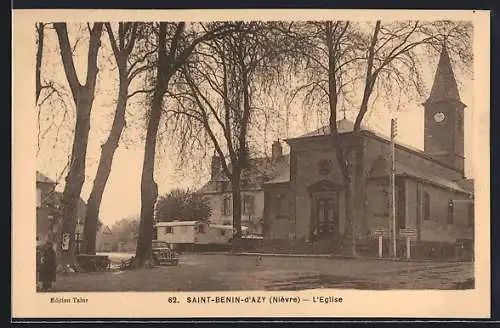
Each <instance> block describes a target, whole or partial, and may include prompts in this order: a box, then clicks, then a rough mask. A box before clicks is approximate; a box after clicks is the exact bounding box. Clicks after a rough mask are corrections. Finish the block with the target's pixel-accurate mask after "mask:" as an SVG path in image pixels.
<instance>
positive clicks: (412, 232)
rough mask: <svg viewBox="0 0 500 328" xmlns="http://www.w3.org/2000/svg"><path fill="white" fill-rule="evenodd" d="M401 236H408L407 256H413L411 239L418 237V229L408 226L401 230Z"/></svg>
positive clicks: (408, 257)
mask: <svg viewBox="0 0 500 328" xmlns="http://www.w3.org/2000/svg"><path fill="white" fill-rule="evenodd" d="M399 236H400V237H404V238H406V258H407V259H410V257H411V240H412V239H415V238H417V229H415V228H406V229H400V230H399Z"/></svg>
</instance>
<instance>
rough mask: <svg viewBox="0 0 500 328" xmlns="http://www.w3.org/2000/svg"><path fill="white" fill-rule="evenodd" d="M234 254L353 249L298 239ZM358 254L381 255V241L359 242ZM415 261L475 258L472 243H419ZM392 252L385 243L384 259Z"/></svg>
mask: <svg viewBox="0 0 500 328" xmlns="http://www.w3.org/2000/svg"><path fill="white" fill-rule="evenodd" d="M396 246H397V255H398V257H400V258H405V257H406V241H405V240H398V241H397V244H396ZM232 250H233V251H238V252H257V253H275V254H350V252H351V246H344V247H342V245H340V244H338V243H332V242H329V241H317V242H308V243H306V242H304V241H297V240H284V239H283V240H279V239H274V240H270V239H265V240H240V241H238V242H234V243H233V245H232ZM356 251H357V252H358V254H359V255H360V256H362V257H377V256H378V240H376V239H366V240H359V241H358V243H357V245H356ZM410 251H411V252H410V253H411V254H410V255H411V258H412V259H422V260H424V259H429V260H462V261H471V260H473V259H474V251H473V244H472V241H470V240H468V241H465V242H464V243H447V242H432V241H419V242H412V244H411V250H410ZM391 253H392V244H391V242H390V241H389V239H384V240H383V257H389V256H390V254H391Z"/></svg>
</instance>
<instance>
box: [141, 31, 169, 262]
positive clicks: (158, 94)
mask: <svg viewBox="0 0 500 328" xmlns="http://www.w3.org/2000/svg"><path fill="white" fill-rule="evenodd" d="M166 34H167V26H166V23H160V28H159V43H158V69H157V74H156V85H155V90H154V93H153V100H152V103H151V111H150V113H149V120H148V126H147V132H146V143H145V146H144V161H143V167H142V176H141V221H140V225H139V238H138V241H137V249H136V263H135V265H136V267H142V266H144V264H145V263H146V262H147V261H149V260H150V259H151V246H152V245H151V240H152V239H153V218H154V206H155V203H156V199H157V197H158V186H157V184H156V182H155V180H154V164H155V153H156V138H157V134H158V126H159V124H160V118H161V111H162V105H163V96H164V95H165V92H166V89H167V86H168V81H169V79H170V77H171V73H170V72H169V69H170V66H169V65H168V64H169V63H168V59H167V56H166V49H165V48H166V40H165V39H166Z"/></svg>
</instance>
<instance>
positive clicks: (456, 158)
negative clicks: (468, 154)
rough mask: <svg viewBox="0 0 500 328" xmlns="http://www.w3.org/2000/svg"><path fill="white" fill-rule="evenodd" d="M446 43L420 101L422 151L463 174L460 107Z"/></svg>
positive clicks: (461, 112)
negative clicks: (425, 95)
mask: <svg viewBox="0 0 500 328" xmlns="http://www.w3.org/2000/svg"><path fill="white" fill-rule="evenodd" d="M465 107H466V106H465V105H464V104H463V103H462V101H461V100H460V95H459V93H458V87H457V81H456V80H455V75H454V73H453V69H452V67H451V62H450V57H449V55H448V50H447V49H446V44H444V45H443V49H442V50H441V55H440V57H439V63H438V67H437V70H436V75H435V77H434V83H433V85H432V89H431V93H430V96H429V98H428V99H427V101H426V102H425V103H424V108H425V126H424V133H425V136H424V152H425V153H427V154H428V155H430V156H431V157H433V158H435V159H436V160H438V161H439V162H441V163H443V164H446V165H448V166H450V167H452V168H454V169H456V170H457V171H460V172H462V174H463V173H464V109H465Z"/></svg>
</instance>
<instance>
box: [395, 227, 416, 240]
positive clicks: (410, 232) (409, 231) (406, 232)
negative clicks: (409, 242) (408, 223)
mask: <svg viewBox="0 0 500 328" xmlns="http://www.w3.org/2000/svg"><path fill="white" fill-rule="evenodd" d="M399 236H400V237H410V238H415V237H417V229H415V228H406V229H399Z"/></svg>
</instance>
